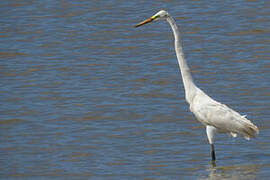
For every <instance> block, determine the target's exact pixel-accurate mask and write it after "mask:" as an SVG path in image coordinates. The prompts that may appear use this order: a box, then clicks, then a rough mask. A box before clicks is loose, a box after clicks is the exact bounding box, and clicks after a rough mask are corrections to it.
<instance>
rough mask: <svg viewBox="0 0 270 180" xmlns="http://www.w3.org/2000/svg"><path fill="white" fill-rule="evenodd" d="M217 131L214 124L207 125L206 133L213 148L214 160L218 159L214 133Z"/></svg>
mask: <svg viewBox="0 0 270 180" xmlns="http://www.w3.org/2000/svg"><path fill="white" fill-rule="evenodd" d="M215 132H216V128H215V127H213V126H206V134H207V138H208V141H209V144H210V149H211V157H212V161H215V160H216V155H215V148H214V135H215Z"/></svg>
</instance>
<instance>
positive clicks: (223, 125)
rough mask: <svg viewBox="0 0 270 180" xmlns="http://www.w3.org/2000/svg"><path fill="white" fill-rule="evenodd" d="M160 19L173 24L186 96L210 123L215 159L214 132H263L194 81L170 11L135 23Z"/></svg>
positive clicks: (199, 116) (197, 113)
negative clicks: (209, 94) (216, 99)
mask: <svg viewBox="0 0 270 180" xmlns="http://www.w3.org/2000/svg"><path fill="white" fill-rule="evenodd" d="M156 20H167V21H168V23H169V24H170V25H171V28H172V30H173V34H174V39H175V51H176V56H177V59H178V63H179V67H180V70H181V75H182V80H183V83H184V88H185V98H186V101H187V102H188V103H189V105H190V107H189V108H190V111H191V112H193V113H194V115H195V117H196V118H197V119H198V120H199V121H200V122H201V123H202V124H203V125H205V126H206V134H207V137H208V141H209V144H210V152H211V157H212V162H215V160H216V156H215V149H214V135H215V133H216V132H219V133H230V134H231V135H232V136H233V137H236V136H237V134H240V135H242V136H244V137H245V138H246V139H247V140H249V139H250V137H255V133H256V134H258V133H259V129H258V128H257V126H255V125H254V124H253V123H252V122H251V121H249V120H248V119H247V118H246V116H245V115H244V116H241V115H240V114H239V113H238V112H236V111H234V110H232V109H231V108H229V107H228V106H226V105H224V104H221V103H219V102H217V101H215V100H213V99H212V98H210V97H209V96H208V95H207V94H205V93H204V92H203V91H202V90H201V89H199V88H198V87H197V86H196V85H195V84H194V82H193V79H192V76H191V73H190V70H189V67H188V65H187V63H186V60H185V58H184V53H183V50H182V45H181V39H180V35H179V31H178V27H177V25H176V23H175V21H174V19H173V18H172V17H171V16H170V15H169V13H168V12H166V11H164V10H161V11H159V12H158V13H156V14H155V15H154V16H152V17H150V18H148V19H146V20H144V21H142V22H141V23H139V24H137V25H136V26H135V27H139V26H142V25H144V24H146V23H150V22H152V21H156Z"/></svg>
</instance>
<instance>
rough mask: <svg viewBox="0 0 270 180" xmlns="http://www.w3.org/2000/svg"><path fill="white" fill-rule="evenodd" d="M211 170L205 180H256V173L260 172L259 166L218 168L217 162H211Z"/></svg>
mask: <svg viewBox="0 0 270 180" xmlns="http://www.w3.org/2000/svg"><path fill="white" fill-rule="evenodd" d="M210 166H211V168H209V169H208V171H210V173H209V175H208V177H207V178H205V179H209V180H217V179H256V172H258V171H259V165H258V164H257V165H253V164H248V165H232V166H217V165H216V162H215V161H211V162H210Z"/></svg>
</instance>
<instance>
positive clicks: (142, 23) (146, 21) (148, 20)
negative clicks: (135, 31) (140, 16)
mask: <svg viewBox="0 0 270 180" xmlns="http://www.w3.org/2000/svg"><path fill="white" fill-rule="evenodd" d="M155 18H156V17H155V16H152V17H150V18H148V19H146V20H144V21H142V22H140V23H139V24H137V25H135V27H140V26H142V25H144V24H147V23H150V22H152V21H154V19H155Z"/></svg>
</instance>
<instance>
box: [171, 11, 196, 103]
mask: <svg viewBox="0 0 270 180" xmlns="http://www.w3.org/2000/svg"><path fill="white" fill-rule="evenodd" d="M167 21H168V22H169V24H170V25H171V28H172V30H173V34H174V39H175V52H176V56H177V59H178V64H179V67H180V70H181V75H182V79H183V83H184V88H185V95H186V100H187V102H188V103H191V101H192V99H193V97H194V95H195V93H196V91H197V89H198V88H197V87H196V85H195V84H194V82H193V79H192V76H191V73H190V70H189V67H188V65H187V62H186V60H185V57H184V53H183V49H182V45H181V39H180V34H179V30H178V27H177V25H176V23H175V21H174V19H173V18H172V17H171V16H168V18H167Z"/></svg>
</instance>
